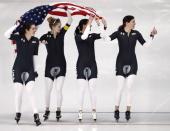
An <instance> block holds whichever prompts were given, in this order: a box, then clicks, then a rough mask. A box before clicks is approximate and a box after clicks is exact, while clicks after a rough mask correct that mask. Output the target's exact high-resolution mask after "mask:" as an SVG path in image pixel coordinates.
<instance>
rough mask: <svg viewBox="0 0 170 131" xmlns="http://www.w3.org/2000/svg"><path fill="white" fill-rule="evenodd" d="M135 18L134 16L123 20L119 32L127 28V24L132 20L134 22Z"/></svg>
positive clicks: (128, 16)
mask: <svg viewBox="0 0 170 131" xmlns="http://www.w3.org/2000/svg"><path fill="white" fill-rule="evenodd" d="M134 18H135V17H134V16H132V15H127V16H125V17H124V18H123V24H122V25H120V26H119V28H118V31H121V30H123V29H124V28H125V26H126V22H130V21H131V20H133V19H134Z"/></svg>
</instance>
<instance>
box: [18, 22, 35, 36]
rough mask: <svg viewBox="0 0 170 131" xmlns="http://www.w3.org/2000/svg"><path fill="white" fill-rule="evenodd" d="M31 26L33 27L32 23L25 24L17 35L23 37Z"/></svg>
mask: <svg viewBox="0 0 170 131" xmlns="http://www.w3.org/2000/svg"><path fill="white" fill-rule="evenodd" d="M32 25H35V24H34V23H25V24H23V27H22V28H21V29H20V31H19V35H21V36H24V35H25V33H26V30H29V29H30V28H31V26H32Z"/></svg>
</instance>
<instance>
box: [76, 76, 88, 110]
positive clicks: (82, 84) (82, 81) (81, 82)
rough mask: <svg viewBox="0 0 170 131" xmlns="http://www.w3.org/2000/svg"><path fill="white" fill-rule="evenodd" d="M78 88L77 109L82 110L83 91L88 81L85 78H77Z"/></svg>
mask: <svg viewBox="0 0 170 131" xmlns="http://www.w3.org/2000/svg"><path fill="white" fill-rule="evenodd" d="M78 86H79V87H78V88H79V91H80V93H79V110H80V111H82V110H83V103H84V95H85V91H86V88H87V86H88V83H87V81H86V80H85V79H78Z"/></svg>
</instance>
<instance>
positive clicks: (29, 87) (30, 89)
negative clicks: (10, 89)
mask: <svg viewBox="0 0 170 131" xmlns="http://www.w3.org/2000/svg"><path fill="white" fill-rule="evenodd" d="M34 83H35V82H34V81H30V82H28V83H27V84H26V90H27V92H28V96H29V99H30V102H31V106H32V109H33V113H34V114H36V113H38V109H37V106H36V102H35V98H34V92H33V88H34Z"/></svg>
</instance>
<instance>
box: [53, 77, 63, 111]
mask: <svg viewBox="0 0 170 131" xmlns="http://www.w3.org/2000/svg"><path fill="white" fill-rule="evenodd" d="M64 78H65V77H64V76H60V77H58V78H57V79H55V81H54V82H55V86H56V88H57V111H60V110H61V106H62V100H63V94H62V88H63V84H64Z"/></svg>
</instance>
